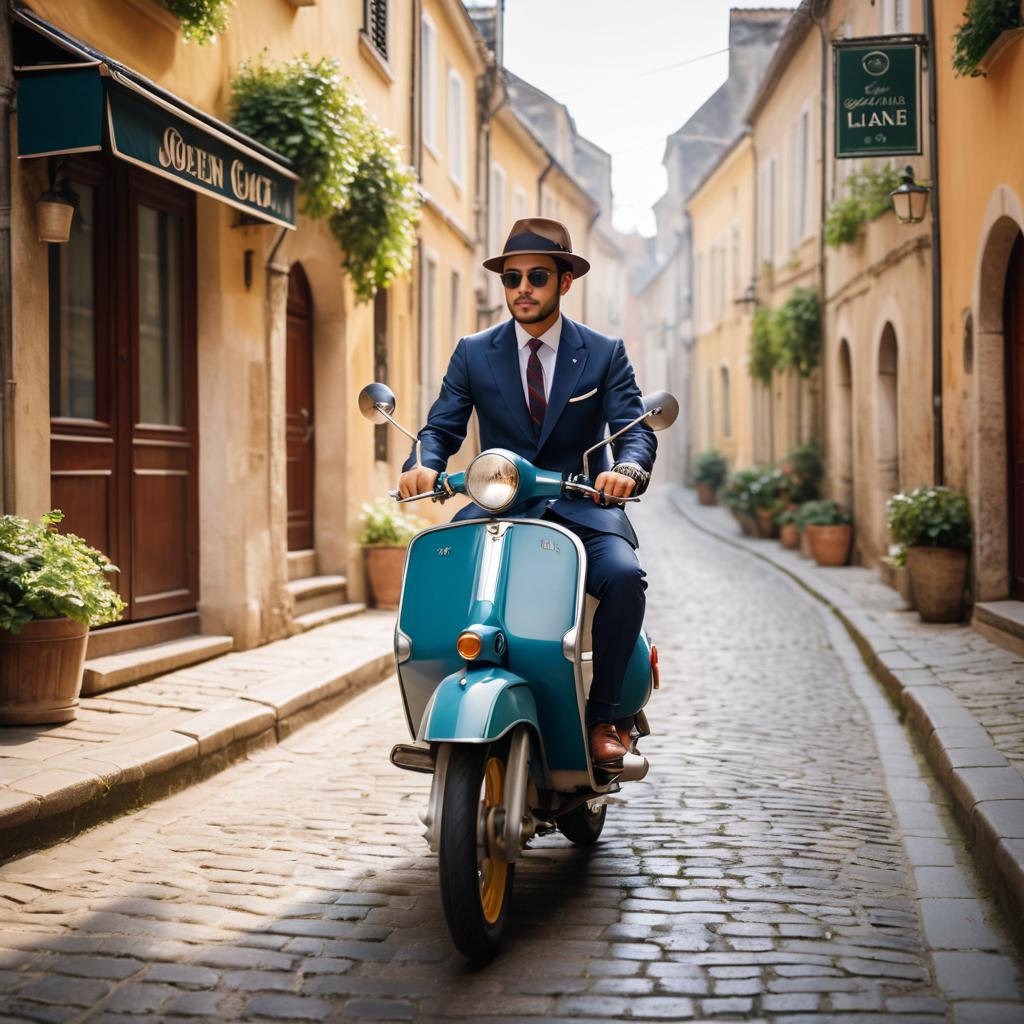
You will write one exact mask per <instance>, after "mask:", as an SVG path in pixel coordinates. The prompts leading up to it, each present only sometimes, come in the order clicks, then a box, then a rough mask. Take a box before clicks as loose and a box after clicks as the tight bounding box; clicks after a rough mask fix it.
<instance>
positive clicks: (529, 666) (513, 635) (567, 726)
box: [499, 521, 589, 771]
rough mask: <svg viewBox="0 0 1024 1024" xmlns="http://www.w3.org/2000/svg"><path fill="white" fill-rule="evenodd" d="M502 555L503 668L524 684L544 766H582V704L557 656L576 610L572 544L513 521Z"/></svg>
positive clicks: (542, 527)
mask: <svg viewBox="0 0 1024 1024" xmlns="http://www.w3.org/2000/svg"><path fill="white" fill-rule="evenodd" d="M506 555H507V559H508V560H507V563H506V565H507V571H506V572H505V573H504V574H503V580H502V583H503V589H504V594H503V595H502V596H501V597H500V599H499V608H500V614H501V619H502V622H503V624H504V627H505V630H506V632H507V634H508V667H509V669H510V671H511V672H513V673H514V674H515V675H518V676H522V678H524V679H529V680H530V681H531V690H532V692H533V696H534V699H535V701H536V703H537V715H538V718H539V721H540V727H541V732H542V734H543V736H544V745H545V751H546V754H547V761H548V767H549V768H550V769H551V770H552V771H559V770H577V771H578V770H583V771H586V769H587V764H588V760H589V758H588V755H587V749H586V740H585V737H584V734H583V727H582V724H581V720H582V707H581V703H580V699H579V697H578V694H577V689H576V679H575V675H574V670H573V665H572V663H571V662H570V661H568V660H567V659H566V658H565V656H564V654H563V653H562V638H563V637H564V636H565V634H566V633H567V632H568V631H569V630H570V629H571V628H572V626H573V625H574V623H575V621H576V615H577V598H578V588H579V574H580V570H581V566H580V558H579V554H578V552H577V549H576V545H575V544H574V543H573V542H572V540H571V538H569V537H567V536H566V535H565V534H564V533H563V532H562V531H561V530H558V529H555V528H554V527H552V526H549V525H548V524H546V523H544V522H541V521H534V522H530V523H517V524H516V525H515V526H514V527H513V528H512V529H511V530H509V533H508V538H507V542H506Z"/></svg>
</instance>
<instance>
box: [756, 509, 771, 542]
mask: <svg viewBox="0 0 1024 1024" xmlns="http://www.w3.org/2000/svg"><path fill="white" fill-rule="evenodd" d="M754 514H755V515H756V516H757V530H758V533H759V534H760V535H761V536H762V537H764V538H765V540H769V539H771V538H772V537H774V536H775V513H774V512H773V511H772V510H771V509H770V508H759V509H755V510H754Z"/></svg>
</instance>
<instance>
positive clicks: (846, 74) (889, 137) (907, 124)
mask: <svg viewBox="0 0 1024 1024" xmlns="http://www.w3.org/2000/svg"><path fill="white" fill-rule="evenodd" d="M832 50H833V64H834V68H835V99H836V102H835V120H836V159H838V160H842V159H844V158H849V157H863V156H906V155H913V154H916V153H920V152H921V49H920V47H919V46H918V44H917V43H916V42H898V43H897V42H893V43H885V42H884V41H880V40H868V39H842V40H836V41H835V42H833V44H832Z"/></svg>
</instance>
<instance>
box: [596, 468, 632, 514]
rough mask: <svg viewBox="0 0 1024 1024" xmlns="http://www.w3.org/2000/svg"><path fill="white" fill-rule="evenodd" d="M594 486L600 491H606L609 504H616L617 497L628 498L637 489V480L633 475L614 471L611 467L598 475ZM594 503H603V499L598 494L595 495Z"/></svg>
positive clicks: (605, 494)
mask: <svg viewBox="0 0 1024 1024" xmlns="http://www.w3.org/2000/svg"><path fill="white" fill-rule="evenodd" d="M594 487H595V488H596V489H597V490H599V491H604V496H605V500H606V501H607V502H608V503H609V504H615V501H614V499H615V498H628V497H629V496H630V495H631V494H632V493H633V491H634V490H636V481H635V480H634V479H633V478H632V477H631V476H626V475H625V474H623V473H613V472H612V471H611V470H610V469H609V470H607V471H606V472H604V473H602V474H601V475H600V476H598V478H597V479H596V480H595V481H594ZM594 504H595V505H600V504H601V499H600V497H599V496H598V495H596V494H595V495H594Z"/></svg>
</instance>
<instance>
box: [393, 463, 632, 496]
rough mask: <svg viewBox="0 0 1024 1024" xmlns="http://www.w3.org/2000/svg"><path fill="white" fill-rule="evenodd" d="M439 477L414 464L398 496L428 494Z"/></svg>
mask: <svg viewBox="0 0 1024 1024" xmlns="http://www.w3.org/2000/svg"><path fill="white" fill-rule="evenodd" d="M437 477H438V472H437V470H436V469H427V467H426V466H414V467H413V468H412V469H407V470H406V471H405V472H404V473H403V474H402V475H401V476H400V477H399V478H398V496H399V497H400V498H411V497H412V496H413V495H414V494H426V493H427V491H432V490H433V489H434V484H435V482H436V481H437ZM630 483H632V480H631V481H630Z"/></svg>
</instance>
